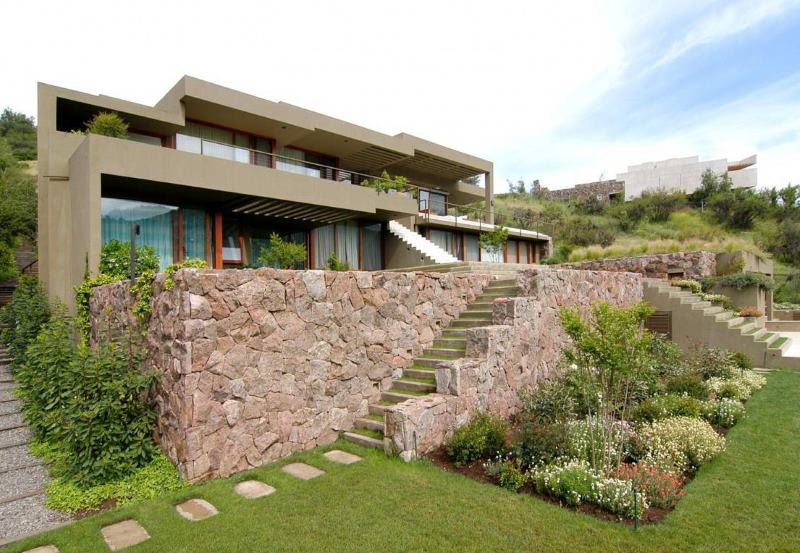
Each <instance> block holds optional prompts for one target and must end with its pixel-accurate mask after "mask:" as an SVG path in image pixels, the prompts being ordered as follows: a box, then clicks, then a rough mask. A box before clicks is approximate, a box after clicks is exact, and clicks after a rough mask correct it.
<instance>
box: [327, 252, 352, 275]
mask: <svg viewBox="0 0 800 553" xmlns="http://www.w3.org/2000/svg"><path fill="white" fill-rule="evenodd" d="M328 269H330V270H331V271H349V270H350V264H349V263H347V261H342V260H341V259H339V256H337V255H336V252H331V256H330V257H329V258H328Z"/></svg>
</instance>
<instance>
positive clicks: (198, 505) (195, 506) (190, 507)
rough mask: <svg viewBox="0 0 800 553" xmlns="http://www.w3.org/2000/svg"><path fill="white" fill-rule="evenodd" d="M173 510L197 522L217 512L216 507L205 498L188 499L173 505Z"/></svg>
mask: <svg viewBox="0 0 800 553" xmlns="http://www.w3.org/2000/svg"><path fill="white" fill-rule="evenodd" d="M175 510H176V511H177V512H178V514H179V515H181V516H182V517H183V518H185V519H186V520H190V521H192V522H197V521H200V520H204V519H207V518H209V517H213V516H214V515H217V514H219V511H217V508H216V507H214V506H213V505H212V504H211V503H209V502H208V501H206V500H205V499H199V498H196V499H190V500H188V501H184V502H183V503H179V504H178V505H175Z"/></svg>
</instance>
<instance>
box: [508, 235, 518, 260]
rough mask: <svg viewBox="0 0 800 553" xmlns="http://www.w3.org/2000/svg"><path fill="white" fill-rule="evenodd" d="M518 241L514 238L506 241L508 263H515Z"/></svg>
mask: <svg viewBox="0 0 800 553" xmlns="http://www.w3.org/2000/svg"><path fill="white" fill-rule="evenodd" d="M518 244H519V242H517V241H516V240H509V241H508V262H509V263H517V260H518V258H517V246H518Z"/></svg>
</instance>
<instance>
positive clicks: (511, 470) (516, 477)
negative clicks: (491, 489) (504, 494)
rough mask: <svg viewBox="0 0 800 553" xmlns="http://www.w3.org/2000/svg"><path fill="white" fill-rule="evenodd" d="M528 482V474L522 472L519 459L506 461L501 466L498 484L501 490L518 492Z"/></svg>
mask: <svg viewBox="0 0 800 553" xmlns="http://www.w3.org/2000/svg"><path fill="white" fill-rule="evenodd" d="M527 481H528V474H527V473H526V472H524V471H523V470H522V464H521V462H520V460H519V459H506V460H505V461H503V462H502V464H501V465H500V471H499V473H498V475H497V483H498V484H500V487H501V488H505V489H507V490H509V491H512V492H516V491H518V490H519V489H520V488H521V487H522V486H524V485H525V483H526V482H527Z"/></svg>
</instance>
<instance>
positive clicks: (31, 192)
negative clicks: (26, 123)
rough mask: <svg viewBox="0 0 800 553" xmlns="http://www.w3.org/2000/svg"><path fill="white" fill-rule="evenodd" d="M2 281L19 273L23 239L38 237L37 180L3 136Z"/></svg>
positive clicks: (0, 176)
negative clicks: (18, 255)
mask: <svg viewBox="0 0 800 553" xmlns="http://www.w3.org/2000/svg"><path fill="white" fill-rule="evenodd" d="M0 198H2V201H0V221H2V225H0V280H6V279H8V278H12V277H14V276H16V275H17V266H16V262H15V260H14V251H15V250H16V248H17V245H18V243H19V241H20V240H22V239H24V238H28V239H35V237H36V182H35V179H34V177H33V176H31V175H28V174H27V173H25V172H23V170H22V168H21V167H20V165H19V163H18V162H17V160H16V158H15V157H14V155H13V153H12V150H11V148H10V147H9V145H8V143H7V142H6V140H5V139H4V138H0Z"/></svg>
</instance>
